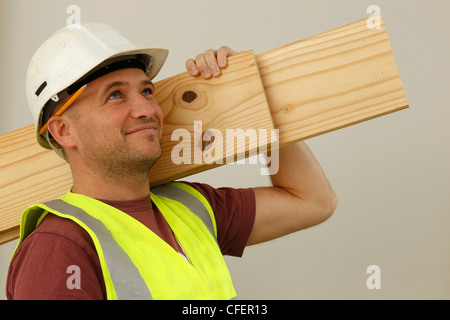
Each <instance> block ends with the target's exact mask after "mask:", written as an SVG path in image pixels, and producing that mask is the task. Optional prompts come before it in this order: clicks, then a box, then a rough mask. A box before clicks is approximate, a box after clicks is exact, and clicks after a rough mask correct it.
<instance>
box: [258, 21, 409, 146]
mask: <svg viewBox="0 0 450 320" xmlns="http://www.w3.org/2000/svg"><path fill="white" fill-rule="evenodd" d="M380 22H381V26H380V29H369V28H368V27H367V24H366V19H362V20H360V21H357V22H354V23H351V24H348V25H345V26H343V27H340V28H336V29H334V30H330V31H327V32H324V33H322V34H319V35H316V36H313V37H310V38H307V39H305V40H301V41H298V42H295V43H292V44H289V45H286V46H284V47H281V48H277V49H273V50H270V51H268V52H265V53H261V54H258V55H257V56H256V59H257V62H258V66H259V69H260V73H261V77H262V80H263V83H264V87H265V90H266V96H267V100H268V101H269V105H270V108H271V113H272V118H273V121H274V124H275V127H276V128H277V129H279V130H280V132H279V134H280V146H283V145H286V144H289V143H293V142H296V141H300V140H304V139H307V138H311V137H314V136H317V135H320V134H324V133H327V132H330V131H333V130H336V129H340V128H343V127H347V126H350V125H353V124H356V123H359V122H362V121H366V120H369V119H372V118H375V117H379V116H382V115H386V114H388V113H391V112H395V111H398V110H402V109H405V108H408V101H407V99H406V95H405V92H404V90H403V85H402V82H401V79H400V75H399V73H398V69H397V65H396V63H395V59H394V55H393V53H392V49H391V46H390V44H389V39H388V36H387V33H386V29H385V26H384V23H383V20H382V19H381V16H380Z"/></svg>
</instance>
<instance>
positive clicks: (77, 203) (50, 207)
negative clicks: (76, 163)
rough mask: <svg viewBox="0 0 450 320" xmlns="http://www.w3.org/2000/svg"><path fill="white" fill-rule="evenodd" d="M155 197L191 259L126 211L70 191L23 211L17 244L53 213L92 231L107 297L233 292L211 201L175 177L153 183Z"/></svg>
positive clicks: (218, 295) (216, 297)
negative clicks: (161, 184)
mask: <svg viewBox="0 0 450 320" xmlns="http://www.w3.org/2000/svg"><path fill="white" fill-rule="evenodd" d="M151 198H152V200H153V202H154V203H155V205H156V206H157V207H158V209H159V210H160V211H161V213H162V214H163V216H164V218H165V219H166V221H167V223H168V224H169V226H170V228H171V229H172V231H173V233H174V235H175V237H176V239H177V241H178V242H179V243H180V244H181V246H182V248H183V249H184V251H185V253H186V254H187V256H188V258H189V261H188V260H186V259H185V257H183V256H181V255H180V254H179V253H178V252H176V251H175V250H174V249H173V248H172V247H171V246H170V245H169V244H167V243H166V242H165V241H164V240H162V239H161V238H160V237H158V236H157V235H156V234H155V233H154V232H153V231H151V230H150V229H148V228H147V227H146V226H144V225H143V224H141V223H140V222H139V221H137V220H135V219H134V218H132V217H130V216H129V215H128V214H126V213H124V212H122V211H120V210H118V209H116V208H114V207H112V206H109V205H107V204H105V203H103V202H101V201H98V200H95V199H92V198H90V197H86V196H83V195H80V194H75V193H71V192H69V193H67V194H66V195H64V196H63V197H61V198H59V199H57V200H52V201H49V202H47V203H43V204H36V205H33V206H31V207H29V208H27V209H26V210H25V211H24V212H23V214H22V218H21V224H20V239H19V243H18V245H17V248H18V247H19V246H20V244H21V243H22V242H23V241H24V239H25V238H26V237H27V236H28V235H29V234H30V233H31V232H32V231H33V230H34V229H35V228H36V227H37V226H38V225H39V223H40V221H42V219H43V218H44V217H45V215H46V214H47V213H52V214H55V215H57V216H59V217H62V218H66V219H70V220H72V221H74V222H76V223H77V224H78V225H80V226H81V227H82V228H83V229H85V230H86V231H87V232H88V233H89V235H90V236H91V238H92V240H93V242H94V245H95V248H96V250H97V253H98V256H99V259H100V265H101V268H102V272H103V278H104V281H105V288H106V295H107V298H108V300H114V299H127V300H130V299H173V300H176V299H183V300H186V299H214V300H219V299H232V298H234V297H235V296H236V292H235V290H234V287H233V284H232V281H231V276H230V273H229V271H228V268H227V266H226V264H225V261H224V258H223V255H222V253H221V251H220V248H219V246H218V243H217V230H216V223H215V218H214V213H213V212H212V209H211V206H210V205H209V203H208V201H207V200H206V199H205V198H204V197H203V195H202V194H201V193H200V192H198V191H197V190H196V189H194V188H192V187H191V186H188V185H186V184H183V183H176V182H172V183H169V184H166V185H163V186H161V187H157V188H152V192H151ZM16 250H17V249H16ZM81 272H82V270H81Z"/></svg>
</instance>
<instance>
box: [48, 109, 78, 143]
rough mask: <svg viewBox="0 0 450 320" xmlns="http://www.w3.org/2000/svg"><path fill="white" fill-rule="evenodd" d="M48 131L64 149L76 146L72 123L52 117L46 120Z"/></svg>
mask: <svg viewBox="0 0 450 320" xmlns="http://www.w3.org/2000/svg"><path fill="white" fill-rule="evenodd" d="M48 131H49V132H50V134H51V135H52V136H53V138H54V139H55V140H56V142H58V144H59V145H60V146H62V147H65V148H74V147H76V146H77V141H76V139H75V134H74V133H75V131H74V127H73V125H72V123H71V122H70V121H69V120H68V119H66V118H63V117H61V116H52V117H50V119H49V120H48Z"/></svg>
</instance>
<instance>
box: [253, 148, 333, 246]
mask: <svg viewBox="0 0 450 320" xmlns="http://www.w3.org/2000/svg"><path fill="white" fill-rule="evenodd" d="M271 181H272V185H273V186H272V187H259V188H255V189H254V190H255V201H256V216H255V222H254V225H253V230H252V233H251V234H250V238H249V240H248V242H247V245H252V244H256V243H260V242H264V241H268V240H272V239H275V238H278V237H281V236H284V235H286V234H289V233H292V232H295V231H299V230H302V229H305V228H308V227H312V226H314V225H317V224H319V223H321V222H323V221H325V220H326V219H328V218H329V217H330V216H331V214H332V213H333V212H334V210H335V208H336V205H337V197H336V194H335V193H334V192H333V190H332V188H331V186H330V184H329V182H328V180H327V178H326V177H325V174H324V173H323V171H322V169H321V167H320V165H319V163H318V162H317V160H316V159H315V157H314V155H313V154H312V152H311V150H310V149H309V148H308V146H307V145H306V144H305V143H304V142H299V143H297V144H294V145H290V146H286V147H284V148H281V149H280V150H279V170H278V172H277V173H276V174H274V175H272V176H271Z"/></svg>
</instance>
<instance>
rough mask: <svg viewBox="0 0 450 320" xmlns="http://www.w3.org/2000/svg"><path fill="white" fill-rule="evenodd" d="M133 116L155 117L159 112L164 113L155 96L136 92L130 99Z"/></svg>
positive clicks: (136, 117)
mask: <svg viewBox="0 0 450 320" xmlns="http://www.w3.org/2000/svg"><path fill="white" fill-rule="evenodd" d="M130 103H131V111H130V115H131V117H132V118H135V119H138V118H154V117H157V115H158V114H160V113H162V111H161V107H160V106H159V104H158V102H157V101H156V99H155V98H154V97H153V96H143V95H141V94H139V93H136V94H135V95H134V96H133V98H132V99H130Z"/></svg>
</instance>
